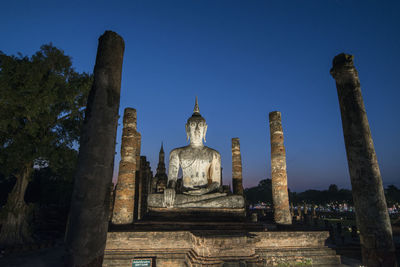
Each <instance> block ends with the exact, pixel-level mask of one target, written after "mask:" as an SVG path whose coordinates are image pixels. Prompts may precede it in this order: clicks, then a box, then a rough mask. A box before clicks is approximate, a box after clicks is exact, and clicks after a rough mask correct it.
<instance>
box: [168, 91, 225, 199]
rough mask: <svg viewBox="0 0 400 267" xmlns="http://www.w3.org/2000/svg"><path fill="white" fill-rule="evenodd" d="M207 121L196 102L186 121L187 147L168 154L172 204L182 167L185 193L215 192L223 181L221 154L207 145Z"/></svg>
mask: <svg viewBox="0 0 400 267" xmlns="http://www.w3.org/2000/svg"><path fill="white" fill-rule="evenodd" d="M206 133H207V124H206V120H205V119H204V118H203V117H202V116H201V115H200V110H199V105H198V102H197V97H196V103H195V106H194V110H193V115H192V116H191V117H190V118H189V119H188V121H187V123H186V135H187V140H189V141H190V144H189V145H188V146H184V147H180V148H175V149H174V150H172V151H171V153H170V155H169V172H168V187H167V189H166V190H165V191H164V203H165V204H166V206H173V204H174V201H175V187H176V180H177V178H178V171H179V168H181V169H182V173H183V178H182V185H183V193H184V194H187V195H203V194H206V193H210V192H214V191H216V190H217V189H218V188H219V187H220V185H221V184H220V183H221V156H220V154H219V153H218V151H216V150H214V149H212V148H209V147H206V146H204V144H203V140H204V141H206Z"/></svg>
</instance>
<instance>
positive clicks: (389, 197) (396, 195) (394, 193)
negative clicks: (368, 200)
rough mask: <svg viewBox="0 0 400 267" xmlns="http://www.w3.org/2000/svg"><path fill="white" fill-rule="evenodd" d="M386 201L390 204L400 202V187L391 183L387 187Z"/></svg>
mask: <svg viewBox="0 0 400 267" xmlns="http://www.w3.org/2000/svg"><path fill="white" fill-rule="evenodd" d="M385 195H386V202H387V204H388V205H393V204H396V203H400V189H398V188H397V187H396V186H394V185H389V186H388V187H387V188H386V189H385Z"/></svg>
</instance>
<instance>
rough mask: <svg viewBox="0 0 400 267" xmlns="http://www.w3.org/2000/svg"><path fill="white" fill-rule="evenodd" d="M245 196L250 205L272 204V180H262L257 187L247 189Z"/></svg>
mask: <svg viewBox="0 0 400 267" xmlns="http://www.w3.org/2000/svg"><path fill="white" fill-rule="evenodd" d="M244 195H245V197H246V200H247V202H248V203H249V204H253V205H254V204H256V203H259V202H268V203H272V183H271V179H264V180H261V181H260V182H259V183H258V185H257V186H255V187H251V188H246V189H245V190H244Z"/></svg>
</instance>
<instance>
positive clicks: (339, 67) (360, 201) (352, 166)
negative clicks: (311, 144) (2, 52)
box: [331, 54, 396, 266]
mask: <svg viewBox="0 0 400 267" xmlns="http://www.w3.org/2000/svg"><path fill="white" fill-rule="evenodd" d="M331 75H332V76H333V78H334V79H335V80H336V88H337V93H338V97H339V105H340V112H341V117H342V126H343V135H344V141H345V145H346V154H347V162H348V166H349V172H350V180H351V186H352V193H353V201H354V206H355V212H356V219H357V225H358V228H359V230H360V243H361V249H362V258H363V264H364V265H366V266H395V265H396V257H395V248H394V244H393V238H392V227H391V225H390V219H389V214H388V210H387V206H386V200H385V195H384V191H383V186H382V178H381V174H380V170H379V165H378V160H377V158H376V154H375V148H374V144H373V141H372V136H371V131H370V128H369V123H368V118H367V113H366V111H365V106H364V102H363V98H362V95H361V86H360V80H359V78H358V73H357V70H356V68H355V67H354V64H353V56H351V55H346V54H339V55H337V56H336V57H335V58H334V59H333V67H332V69H331Z"/></svg>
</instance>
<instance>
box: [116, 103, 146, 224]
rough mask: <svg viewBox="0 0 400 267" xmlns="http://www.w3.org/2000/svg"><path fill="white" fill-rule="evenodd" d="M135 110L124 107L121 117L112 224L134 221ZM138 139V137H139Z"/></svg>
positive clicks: (136, 163) (136, 145)
mask: <svg viewBox="0 0 400 267" xmlns="http://www.w3.org/2000/svg"><path fill="white" fill-rule="evenodd" d="M136 129H137V118H136V110H135V109H133V108H126V109H125V111H124V118H123V130H122V142H121V161H120V163H119V172H118V181H117V187H116V190H115V201H114V211H113V217H112V223H113V224H130V223H132V222H133V221H134V215H133V214H134V206H135V180H136V169H137V165H138V164H139V162H138V161H137V150H138V149H140V148H138V141H137V139H138V137H140V134H139V133H138V132H137V130H136ZM139 139H140V138H139Z"/></svg>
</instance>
